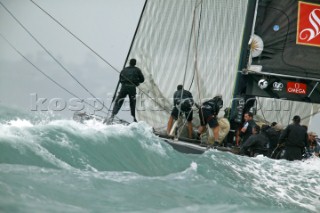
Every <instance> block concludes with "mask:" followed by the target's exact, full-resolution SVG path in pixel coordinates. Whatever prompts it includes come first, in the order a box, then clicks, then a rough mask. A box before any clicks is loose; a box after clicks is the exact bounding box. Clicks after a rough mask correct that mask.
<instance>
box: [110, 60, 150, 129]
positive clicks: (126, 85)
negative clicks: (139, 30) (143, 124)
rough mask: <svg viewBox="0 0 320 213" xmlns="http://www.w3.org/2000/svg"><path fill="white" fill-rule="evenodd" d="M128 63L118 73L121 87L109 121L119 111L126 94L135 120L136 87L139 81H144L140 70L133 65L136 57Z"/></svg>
mask: <svg viewBox="0 0 320 213" xmlns="http://www.w3.org/2000/svg"><path fill="white" fill-rule="evenodd" d="M129 64H130V66H128V67H126V68H124V69H123V70H122V71H121V73H120V79H119V81H120V83H121V89H120V92H119V93H118V96H117V98H116V101H115V103H114V106H113V110H112V115H111V117H110V119H109V123H110V122H112V121H113V118H114V116H115V115H116V114H117V113H118V112H119V110H120V108H121V106H122V104H123V101H124V99H125V97H126V96H127V95H129V101H130V110H131V115H132V116H133V120H134V121H135V122H136V121H137V120H136V115H135V111H136V94H137V93H136V87H137V86H139V84H140V83H143V82H144V76H143V74H142V72H141V70H140V69H139V68H138V67H136V66H135V65H136V59H131V60H130V63H129Z"/></svg>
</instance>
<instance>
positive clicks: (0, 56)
mask: <svg viewBox="0 0 320 213" xmlns="http://www.w3.org/2000/svg"><path fill="white" fill-rule="evenodd" d="M1 2H2V4H3V5H4V6H5V7H6V8H7V10H8V11H9V12H10V13H12V15H13V16H15V18H16V19H17V20H18V21H19V22H20V23H21V24H22V25H23V26H24V27H25V28H26V29H27V30H28V31H29V32H30V33H31V34H32V35H33V36H34V37H35V38H36V39H37V40H38V41H39V42H40V43H41V45H43V46H44V47H45V48H46V49H47V50H48V52H49V53H50V54H52V55H53V56H54V57H55V58H56V59H57V60H58V61H59V62H60V63H61V64H62V65H63V67H65V69H67V70H68V71H69V72H70V73H71V74H72V75H74V76H75V78H76V79H77V80H78V81H79V82H80V83H81V84H83V86H84V87H85V88H87V89H88V90H89V91H90V92H91V93H92V94H93V95H94V96H95V97H97V98H100V99H102V100H103V101H104V102H105V104H106V105H107V107H109V104H110V101H109V102H108V97H109V99H110V97H112V95H113V93H114V90H115V87H116V84H117V81H118V76H119V74H118V73H117V72H116V71H115V70H114V69H112V68H111V67H110V66H109V65H107V64H106V63H105V62H103V61H102V60H101V59H100V58H99V57H97V56H96V55H95V54H94V53H93V52H92V51H90V50H89V49H88V48H87V47H85V46H84V45H83V44H81V43H80V42H79V41H78V40H77V39H75V38H74V37H73V36H72V35H71V34H70V33H68V32H67V31H66V30H65V29H63V28H62V27H61V26H59V24H57V23H56V22H54V21H53V20H52V19H51V18H50V17H49V16H48V15H46V14H45V13H44V12H43V11H41V9H39V8H38V7H37V6H36V5H35V4H33V2H32V1H30V0H1ZM34 2H35V3H36V4H38V5H39V6H40V7H41V8H43V9H44V10H45V11H46V12H48V13H49V14H50V15H52V16H53V17H54V18H55V19H57V20H58V21H59V22H61V24H62V25H64V26H65V27H66V28H67V29H68V30H70V31H71V32H72V33H73V34H75V35H76V36H77V37H78V38H79V39H81V40H82V41H83V42H84V43H86V44H87V45H88V46H89V47H90V48H92V49H93V50H94V51H95V52H97V53H98V54H99V55H100V56H101V57H102V58H103V59H105V60H106V61H108V62H109V63H110V64H111V65H112V66H114V67H115V68H116V70H118V71H120V70H121V69H122V67H123V65H124V62H125V59H126V56H127V53H128V50H129V47H130V43H131V41H132V38H133V35H134V31H135V29H136V26H137V23H138V20H139V17H140V14H141V11H142V8H143V4H144V0H54V1H52V0H34ZM7 10H5V9H4V7H3V6H2V5H0V33H1V34H2V35H3V36H4V37H5V38H6V39H7V40H8V41H9V42H10V43H12V44H13V46H14V47H15V48H16V49H17V50H18V51H20V52H21V53H22V54H23V55H24V56H25V57H27V58H28V59H29V60H30V61H31V62H32V63H33V64H34V65H35V66H37V67H38V68H39V69H40V70H41V71H43V72H44V73H46V74H47V75H48V76H50V77H51V78H52V79H54V80H55V81H56V82H58V83H59V84H61V85H62V86H63V87H65V88H66V89H67V90H69V91H70V92H71V93H72V94H75V95H76V96H78V97H81V98H83V99H85V100H87V102H90V103H91V104H94V102H93V100H92V95H90V94H89V93H88V92H87V91H86V90H85V89H83V88H82V87H81V86H80V85H79V84H78V83H77V82H76V81H75V80H74V79H72V77H70V75H69V74H67V72H66V71H65V70H64V69H63V68H61V66H59V65H58V64H57V63H56V62H55V61H54V60H53V59H52V58H51V57H50V55H49V54H47V53H46V51H45V50H44V49H43V48H42V47H41V46H40V45H39V44H38V43H37V42H36V41H35V40H34V39H33V38H32V37H31V36H30V35H29V34H28V32H26V30H25V29H23V27H21V26H20V25H19V23H18V22H17V21H16V20H15V19H14V18H13V17H12V16H11V15H10V14H9V13H8V11H7ZM0 46H1V48H0V69H1V70H0V101H1V103H2V104H5V105H15V106H19V107H20V108H23V109H25V110H28V111H30V110H35V109H37V110H38V111H39V110H45V109H47V108H48V106H49V108H50V102H49V101H50V100H52V99H55V100H58V99H59V100H60V99H61V100H65V102H66V104H67V106H68V104H69V102H70V98H72V97H73V96H72V95H70V94H69V93H67V92H66V91H65V90H63V89H61V88H59V87H58V86H57V85H55V84H54V83H53V82H52V81H50V80H48V78H46V77H45V76H44V75H43V74H41V73H40V71H39V70H37V69H36V68H34V67H33V66H32V65H31V64H30V63H29V62H27V61H26V60H25V59H24V58H23V57H22V56H21V55H19V54H18V53H17V52H16V51H15V50H14V49H13V48H12V47H11V46H10V45H9V44H8V43H7V41H5V40H4V39H3V38H2V37H0ZM41 98H46V99H47V101H45V102H43V104H42V102H40V101H39V100H40V99H41ZM52 103H53V102H52ZM35 105H37V108H35V107H36V106H35ZM96 105H97V108H100V107H101V104H100V105H99V103H96ZM58 109H59V108H58ZM84 110H90V107H87V108H85V109H84ZM62 114H63V115H67V116H70V115H72V114H73V112H72V113H71V112H70V110H68V109H66V110H63V111H62ZM126 114H129V112H125V113H123V112H122V115H123V116H126ZM120 116H121V113H120Z"/></svg>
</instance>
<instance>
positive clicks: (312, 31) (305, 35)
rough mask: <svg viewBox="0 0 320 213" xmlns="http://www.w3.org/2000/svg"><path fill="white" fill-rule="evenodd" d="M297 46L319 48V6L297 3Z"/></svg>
mask: <svg viewBox="0 0 320 213" xmlns="http://www.w3.org/2000/svg"><path fill="white" fill-rule="evenodd" d="M298 11H299V12H298V26H297V28H298V29H297V44H302V45H310V46H319V47H320V4H312V3H306V2H301V1H300V2H299V10H298Z"/></svg>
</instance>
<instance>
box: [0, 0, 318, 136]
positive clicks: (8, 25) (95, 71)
mask: <svg viewBox="0 0 320 213" xmlns="http://www.w3.org/2000/svg"><path fill="white" fill-rule="evenodd" d="M1 2H2V4H3V5H4V6H5V7H6V8H7V10H9V12H10V13H12V15H13V16H15V18H16V19H17V20H18V21H19V22H20V23H21V24H22V25H23V26H24V27H25V28H26V29H27V30H28V31H29V32H30V33H31V34H32V35H33V36H34V37H35V38H36V39H37V40H38V41H39V42H40V43H41V45H43V46H44V47H45V48H46V49H47V50H48V51H49V53H50V54H52V55H53V56H54V57H55V58H56V59H57V60H58V61H59V62H60V63H61V64H62V65H63V66H64V67H65V68H66V69H67V70H68V71H69V72H70V73H71V74H72V75H74V76H75V77H76V79H77V80H78V81H79V82H80V83H81V84H83V86H84V87H85V88H87V89H88V90H89V91H90V92H91V93H92V94H93V95H94V96H95V97H97V98H100V99H101V100H102V101H103V102H104V103H105V105H106V106H107V107H109V106H110V98H112V96H113V93H114V90H115V87H116V84H117V81H118V76H119V73H118V72H117V71H115V70H114V69H112V68H111V67H110V66H109V65H107V64H106V63H105V62H104V61H102V60H101V59H100V58H99V57H98V56H96V55H95V54H94V53H93V52H92V51H90V50H89V49H88V48H87V47H85V46H84V45H83V44H81V43H80V42H79V41H78V40H77V39H75V38H74V37H73V36H72V35H70V33H68V32H67V31H66V30H65V29H63V28H62V27H61V26H60V25H59V24H57V23H56V22H55V21H53V20H52V19H51V18H50V17H49V16H48V15H46V14H45V13H44V12H43V11H41V10H40V9H39V8H38V7H37V6H36V5H35V4H33V3H32V1H30V0H1ZM34 2H35V3H36V4H38V5H39V6H40V7H42V8H43V9H44V10H45V11H46V12H48V13H49V14H50V15H52V16H53V17H54V18H55V19H57V20H58V21H59V22H61V24H62V25H64V26H65V27H66V28H67V29H68V30H70V31H71V32H72V33H73V34H75V35H76V36H77V37H78V38H79V39H81V40H82V41H83V42H84V43H86V44H87V45H88V46H89V47H90V48H92V49H93V50H94V51H95V52H97V53H98V54H99V55H100V56H101V57H102V58H103V59H105V60H106V61H108V62H109V63H110V64H111V65H112V66H114V67H115V68H116V70H118V71H120V70H121V69H122V67H123V65H124V62H125V59H126V56H127V53H128V50H129V47H130V43H131V41H132V38H133V35H134V31H135V29H136V26H137V23H138V20H139V17H140V14H141V11H142V8H143V4H144V0H54V1H53V0H34ZM7 10H5V9H4V8H3V6H2V5H0V33H1V35H3V36H4V37H5V38H6V39H8V41H9V42H11V43H12V44H13V46H14V47H15V48H16V49H17V50H18V51H20V52H21V53H22V54H23V55H24V56H25V57H26V58H27V59H28V60H30V61H31V62H32V63H33V64H34V65H35V66H37V67H38V69H40V70H41V71H43V72H44V73H45V74H46V75H48V76H50V77H51V78H52V79H53V80H54V81H56V82H58V83H59V84H61V85H62V86H63V87H65V88H66V89H67V90H68V91H70V92H71V93H72V94H75V95H76V96H77V97H80V98H82V99H84V100H86V101H87V102H89V103H91V104H96V106H97V108H99V107H101V104H100V105H99V103H98V102H96V103H94V102H93V100H92V95H90V94H89V93H88V92H87V91H86V90H85V89H83V88H82V87H81V86H80V85H79V84H78V83H77V82H76V81H75V80H74V79H72V78H71V77H70V75H68V74H67V73H66V71H65V70H64V69H63V68H61V67H60V66H59V65H58V64H57V63H56V62H55V61H54V60H53V59H52V58H51V57H50V56H49V54H47V53H46V52H45V50H44V49H43V48H42V47H41V46H40V45H39V44H38V43H37V42H36V41H35V40H34V39H33V38H32V37H31V36H30V35H29V34H28V33H27V32H26V30H24V29H23V27H21V26H20V25H19V24H18V22H17V21H16V20H15V19H14V18H13V17H12V16H11V15H10V14H9V13H8V11H7ZM0 46H1V48H0V103H1V104H4V105H8V106H18V107H20V108H22V109H23V110H26V111H31V110H35V109H36V110H37V111H41V110H46V109H48V108H50V106H51V105H50V101H51V100H64V101H65V103H66V110H63V111H62V113H61V114H62V115H63V116H67V117H71V116H72V114H73V111H71V110H68V106H70V105H72V104H73V102H72V99H71V98H73V97H74V96H73V95H70V94H69V93H67V92H66V91H65V90H63V89H61V88H59V87H58V86H57V85H55V84H54V83H53V82H52V81H50V80H48V78H47V77H45V76H44V75H43V74H41V73H40V71H39V70H37V69H36V68H34V67H33V66H32V65H31V64H30V63H29V62H27V61H26V60H25V59H24V58H23V57H22V56H21V55H19V54H18V53H17V52H16V51H15V50H14V49H13V48H12V47H11V46H10V45H9V44H8V43H7V41H5V40H4V39H3V38H2V37H0ZM44 98H46V101H45V102H44V103H43V104H42V102H41V101H39V100H42V99H44ZM52 103H55V102H54V101H53V102H52ZM84 110H86V111H88V112H92V108H91V107H88V106H86V107H85V108H84ZM102 115H103V114H102ZM119 116H120V117H123V118H125V119H127V118H130V119H131V116H130V112H129V111H122V112H120V113H119ZM319 120H320V115H318V116H317V117H316V119H313V120H312V122H311V125H310V126H309V128H310V130H313V131H316V132H318V134H320V131H319V128H318V126H319V123H320V122H319Z"/></svg>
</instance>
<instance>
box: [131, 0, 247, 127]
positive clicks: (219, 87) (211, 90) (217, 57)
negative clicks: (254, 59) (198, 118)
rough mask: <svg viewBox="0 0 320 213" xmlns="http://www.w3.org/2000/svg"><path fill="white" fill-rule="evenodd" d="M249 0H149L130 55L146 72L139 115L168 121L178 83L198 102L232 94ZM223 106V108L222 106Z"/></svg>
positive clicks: (160, 122) (226, 102)
mask: <svg viewBox="0 0 320 213" xmlns="http://www.w3.org/2000/svg"><path fill="white" fill-rule="evenodd" d="M247 4H248V1H247V0H241V1H234V0H214V1H212V0H202V1H201V0H174V1H171V0H161V1H159V0H148V1H147V4H146V8H145V10H144V13H143V15H142V19H141V22H140V25H139V28H138V31H137V35H136V38H135V40H134V43H133V46H132V50H131V52H130V55H129V58H136V59H137V66H138V67H140V68H141V70H142V71H143V74H144V76H145V78H146V79H145V83H143V84H141V85H140V86H139V92H138V98H137V117H138V119H139V120H144V121H146V122H148V123H149V124H150V125H152V126H153V127H155V128H156V127H163V126H166V123H167V121H168V118H169V116H170V112H171V110H172V106H173V100H172V98H173V93H174V92H175V91H176V87H177V85H178V84H183V85H184V88H185V89H187V90H190V91H191V92H192V93H193V96H194V99H195V101H196V102H198V103H199V102H201V101H203V100H204V99H206V98H212V97H213V96H214V95H216V94H222V96H223V100H224V108H225V107H229V106H230V104H231V101H232V97H233V89H234V83H235V78H236V75H237V72H238V69H237V68H238V61H239V56H240V49H241V44H242V40H243V32H244V27H245V19H246V13H247ZM221 111H222V110H221Z"/></svg>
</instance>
